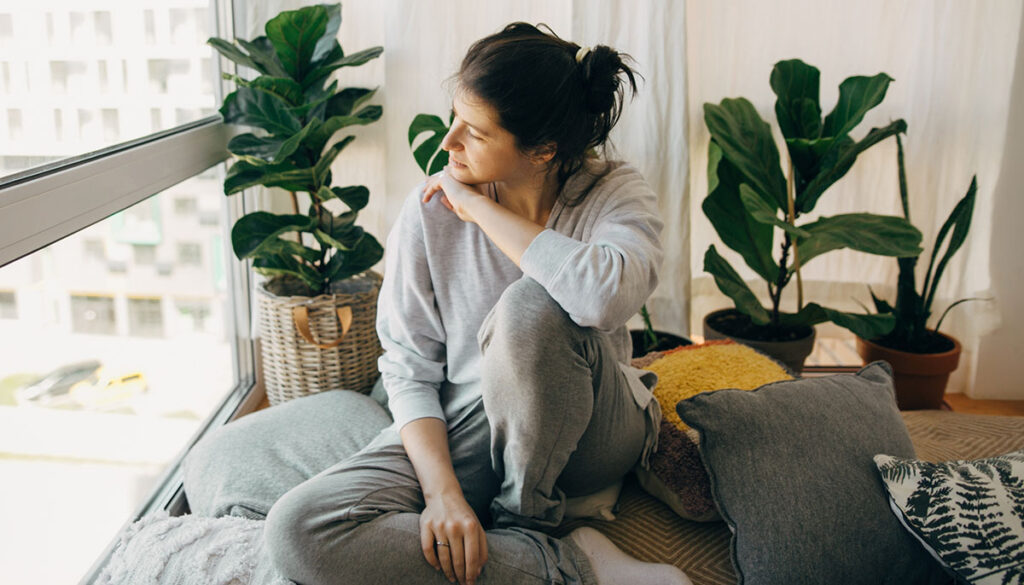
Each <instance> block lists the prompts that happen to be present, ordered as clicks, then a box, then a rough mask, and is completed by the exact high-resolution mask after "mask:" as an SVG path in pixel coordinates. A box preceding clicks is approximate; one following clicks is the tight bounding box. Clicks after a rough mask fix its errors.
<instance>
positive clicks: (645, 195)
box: [520, 169, 663, 331]
mask: <svg viewBox="0 0 1024 585" xmlns="http://www.w3.org/2000/svg"><path fill="white" fill-rule="evenodd" d="M602 183H604V184H601V183H599V184H598V185H597V186H595V189H594V192H592V193H591V194H590V195H588V197H594V198H595V200H594V201H592V202H589V203H590V204H591V205H595V206H596V214H597V217H596V220H594V224H593V228H592V229H591V230H590V233H589V238H588V239H587V241H581V240H578V239H574V238H573V237H570V236H567V235H564V234H561V233H559V232H557V231H555V230H552V229H547V230H544V231H543V232H541V233H540V234H539V235H538V236H537V237H536V238H535V239H534V240H533V242H531V243H530V245H529V247H527V249H526V252H525V253H524V254H523V257H522V259H521V261H520V265H521V267H522V269H523V273H524V274H526V275H527V276H530V277H531V278H533V279H534V280H536V281H537V282H538V283H540V284H541V285H542V286H543V287H544V288H545V289H546V290H547V291H548V294H550V295H551V297H552V298H553V299H555V301H557V302H558V304H559V305H561V306H562V308H563V309H565V311H566V312H567V313H568V314H569V316H570V317H571V318H572V320H573V321H575V322H576V323H577V324H579V325H580V326H582V327H595V328H598V329H602V330H606V331H610V330H613V329H616V328H618V327H621V326H622V325H624V324H625V323H626V321H627V320H629V318H630V317H632V316H633V315H635V314H636V313H637V311H639V310H640V307H641V306H642V305H643V304H644V303H645V302H647V298H648V297H649V296H650V294H651V293H652V292H653V291H654V288H655V287H656V286H657V285H658V270H659V268H660V267H661V260H662V255H663V252H662V248H661V240H660V235H661V230H662V226H663V223H662V221H661V220H660V219H659V218H658V210H657V198H656V197H655V195H654V192H653V191H652V190H651V188H650V186H648V184H647V182H646V181H645V180H644V179H643V177H642V176H641V175H640V173H639V172H637V171H635V170H629V171H624V170H621V169H620V170H619V171H617V172H614V173H613V174H612V175H611V176H609V177H606V178H605V179H604V180H603V181H602ZM587 204H588V202H584V203H583V204H581V205H587Z"/></svg>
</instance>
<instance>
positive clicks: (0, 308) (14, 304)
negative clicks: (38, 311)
mask: <svg viewBox="0 0 1024 585" xmlns="http://www.w3.org/2000/svg"><path fill="white" fill-rule="evenodd" d="M17 318H18V299H17V297H15V296H14V291H10V290H0V319H17Z"/></svg>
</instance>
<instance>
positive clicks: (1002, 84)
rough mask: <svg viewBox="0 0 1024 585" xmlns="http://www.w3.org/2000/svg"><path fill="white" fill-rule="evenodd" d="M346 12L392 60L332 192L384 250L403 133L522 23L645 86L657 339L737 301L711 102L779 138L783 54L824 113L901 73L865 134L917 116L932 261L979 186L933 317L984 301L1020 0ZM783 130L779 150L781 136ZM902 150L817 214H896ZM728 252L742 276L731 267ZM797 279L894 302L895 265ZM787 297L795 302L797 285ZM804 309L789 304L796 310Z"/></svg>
mask: <svg viewBox="0 0 1024 585" xmlns="http://www.w3.org/2000/svg"><path fill="white" fill-rule="evenodd" d="M309 3H311V2H306V1H298V0H262V1H261V2H255V3H247V4H246V5H244V6H242V5H241V4H242V3H237V4H239V5H240V6H238V7H236V15H235V22H236V31H237V34H238V35H240V36H243V37H244V38H252V37H253V36H256V35H258V34H262V25H263V23H264V22H265V21H266V20H267V19H269V18H270V17H272V16H273V15H274V14H276V13H277V12H278V11H280V10H283V9H293V8H296V7H298V6H301V5H304V4H309ZM342 17H343V20H342V27H341V31H340V33H339V40H340V42H341V44H342V47H343V48H344V49H345V51H346V52H355V51H358V50H361V49H365V48H367V47H370V46H373V45H382V46H383V47H384V55H383V56H382V57H381V58H380V59H377V60H376V61H373V62H371V63H370V64H368V65H365V66H362V67H358V68H349V69H344V70H342V71H341V73H340V75H339V78H340V83H341V85H342V86H351V85H361V86H367V87H379V88H380V89H379V91H378V94H377V96H376V97H375V103H380V104H382V105H383V106H384V116H383V118H382V119H381V121H380V122H378V123H375V124H372V125H370V126H367V127H362V128H357V129H356V130H354V133H355V134H356V135H357V136H358V137H359V138H358V139H357V140H356V141H354V142H353V143H352V145H351V146H349V147H348V148H347V149H346V150H345V152H343V153H342V154H341V156H340V157H339V158H338V161H337V162H336V163H335V167H334V176H335V183H336V184H338V185H349V184H362V185H366V186H367V187H369V189H370V194H371V197H370V204H369V206H368V207H367V209H366V210H364V211H363V212H362V214H361V216H360V223H361V225H363V226H364V227H366V229H367V230H368V231H369V232H370V233H373V234H374V235H376V236H377V237H378V239H380V240H381V241H382V242H383V240H384V238H385V237H386V236H387V233H388V231H389V230H390V228H391V225H392V223H393V221H394V219H395V216H396V215H397V212H398V210H399V208H400V206H401V202H402V200H403V199H404V197H405V196H406V195H407V194H408V193H409V191H410V190H411V189H413V188H414V187H415V186H416V185H417V184H418V183H419V182H420V181H421V180H422V178H423V177H422V173H421V171H420V170H419V168H418V167H417V166H416V164H415V162H414V160H413V158H412V155H411V152H410V149H409V146H408V141H407V130H408V126H409V123H410V122H411V121H412V119H413V117H415V115H416V114H418V113H431V114H437V115H440V116H442V117H446V115H447V112H448V109H449V107H450V100H451V94H450V90H451V87H450V84H448V83H446V80H449V79H450V78H451V76H452V75H453V74H454V73H455V72H456V70H457V68H458V65H459V62H460V61H461V59H462V57H463V55H464V54H465V51H466V49H467V48H468V47H469V45H470V44H471V43H472V42H473V41H475V40H477V39H479V38H481V37H483V36H486V35H488V34H491V33H493V32H496V31H498V30H499V29H500V28H501V27H503V26H504V25H505V24H508V23H509V22H512V21H515V20H523V21H526V22H531V23H546V24H548V25H549V26H551V28H552V29H553V30H554V31H555V32H556V33H557V34H559V35H560V36H562V37H563V38H567V39H569V40H573V41H576V42H579V43H581V44H588V45H593V44H607V45H610V46H612V47H615V48H617V49H619V50H621V51H624V52H626V53H629V54H630V55H632V56H633V57H634V59H635V61H636V66H637V69H638V70H639V71H640V72H641V74H642V75H643V77H644V81H643V83H642V85H641V87H640V91H639V94H638V96H637V98H636V99H635V100H634V101H633V102H632V103H629V104H627V106H626V109H625V111H624V113H623V116H622V119H621V120H620V122H619V125H618V127H617V128H616V130H615V132H614V133H613V136H612V140H613V143H614V146H615V152H616V153H617V156H618V157H619V158H622V159H624V160H626V161H629V162H631V163H633V164H634V165H636V166H637V167H638V168H639V169H640V170H641V171H642V172H643V174H644V175H645V176H646V177H647V179H648V181H649V182H650V183H651V185H652V187H653V188H654V190H655V192H656V193H658V195H659V198H660V206H661V212H662V214H663V217H664V218H665V225H666V229H665V232H664V234H663V241H664V244H665V249H666V257H665V263H664V265H663V267H662V271H661V276H662V278H661V284H660V285H659V287H658V289H657V291H656V292H655V294H654V296H653V297H652V299H651V300H650V302H649V303H648V306H649V308H650V309H651V314H652V317H653V320H654V325H655V327H656V328H658V329H662V330H665V331H669V332H673V333H681V334H684V335H686V334H688V333H689V332H690V331H693V332H694V333H698V334H699V332H700V320H701V319H702V318H703V316H704V315H705V314H706V313H707V312H708V311H709V310H712V309H715V308H720V307H725V306H730V304H731V303H730V301H729V300H728V299H726V298H725V297H724V296H723V295H721V293H719V292H718V290H717V288H716V287H715V286H714V284H713V282H712V281H711V280H710V278H709V277H708V276H707V275H705V274H704V273H703V268H702V263H703V262H702V257H703V254H704V251H705V250H706V249H707V247H708V245H709V244H711V243H718V242H719V240H718V237H717V235H716V234H715V233H714V231H713V229H712V228H711V226H710V224H709V223H708V222H707V220H706V218H705V217H704V215H703V212H702V211H701V208H700V203H701V201H702V200H703V199H704V197H705V196H706V194H707V172H706V166H707V143H708V135H707V130H706V128H705V125H704V121H703V117H702V116H703V114H702V106H703V104H704V103H706V102H714V103H717V102H719V101H720V100H721V99H722V98H724V97H738V96H743V97H746V98H748V99H750V100H751V101H752V102H753V103H754V105H755V107H756V108H757V109H758V111H759V112H760V114H761V116H762V117H763V118H764V119H765V120H767V121H769V122H771V123H772V125H773V126H775V122H774V113H773V108H774V97H775V96H774V94H773V93H772V92H771V89H770V87H769V85H768V76H769V73H770V71H771V68H772V65H773V64H774V63H775V62H777V61H779V60H782V59H789V58H801V59H803V60H804V61H806V62H808V63H810V64H812V65H815V66H817V67H818V68H819V69H820V70H821V103H822V109H823V110H824V111H825V112H828V111H829V110H831V108H832V106H833V105H834V104H835V101H836V98H837V96H838V85H839V83H840V82H841V81H842V80H843V79H845V78H846V77H848V76H851V75H874V74H876V73H878V72H883V71H884V72H886V73H888V74H889V75H890V76H892V77H893V78H895V81H894V82H893V83H892V85H891V86H890V88H889V91H888V94H887V96H886V98H885V100H884V102H883V103H882V104H881V105H880V106H879V107H877V108H875V109H874V110H872V111H871V112H870V113H869V115H868V116H867V118H866V119H865V120H864V122H863V123H862V125H861V126H860V127H859V128H858V129H857V130H856V131H855V133H854V136H855V137H856V138H859V137H860V136H862V135H863V133H866V131H867V129H869V128H872V127H877V126H882V125H885V124H887V123H888V122H889V121H890V120H892V119H895V118H903V119H905V120H906V121H907V123H908V126H909V132H908V134H907V136H906V137H905V140H904V146H905V149H906V164H907V174H908V182H909V188H910V198H911V214H912V215H911V217H912V220H913V223H914V224H915V225H916V226H917V227H919V228H920V229H921V231H922V233H923V234H924V242H925V254H926V255H927V254H928V253H930V247H931V243H932V242H933V241H934V239H935V235H936V232H937V231H938V229H939V227H940V226H941V224H942V222H943V221H944V219H945V217H946V216H947V215H948V214H949V211H950V210H951V209H952V207H953V205H954V204H955V202H956V201H957V200H958V199H959V198H960V197H962V196H963V194H964V193H965V192H966V190H967V187H968V185H969V183H970V180H971V176H972V175H974V174H977V176H978V186H979V188H978V200H977V205H976V209H975V214H974V222H973V226H972V229H971V236H970V237H969V238H968V240H967V243H966V244H965V245H964V247H963V248H962V249H961V251H960V253H959V254H958V255H957V257H956V258H955V259H954V261H953V262H952V263H951V264H950V266H949V267H948V268H947V270H946V274H945V276H944V278H943V282H942V286H941V287H940V289H939V295H938V296H939V298H938V299H937V301H936V306H935V309H936V311H937V312H941V311H942V310H944V308H945V307H946V306H947V305H948V304H949V303H950V302H951V301H953V300H955V299H958V298H962V297H970V296H979V297H988V296H990V293H989V289H990V287H991V278H990V274H991V273H990V266H989V257H990V254H989V238H988V233H989V230H990V226H991V223H992V209H993V193H994V187H995V182H996V178H997V176H998V174H999V170H1000V168H1001V166H1002V165H1003V164H1004V161H1003V160H1002V157H1003V146H1004V142H1005V138H1006V137H1005V133H1006V132H1005V129H1006V123H1007V118H1008V113H1009V108H1010V102H1009V97H1010V85H1011V82H1012V76H1013V67H1014V63H1015V58H1016V46H1017V38H1018V34H1019V27H1020V22H1021V2H1019V1H1002V0H979V1H977V2H958V1H955V0H945V1H939V0H905V1H902V2H891V1H888V0H862V1H860V2H846V1H843V0H773V1H772V2H762V1H759V0H728V1H725V0H686V1H683V0H641V1H632V2H631V1H623V0H590V1H588V0H514V1H513V0H508V1H502V2H496V1H489V2H478V1H474V0H383V1H382V0H347V1H346V2H344V3H343V7H342ZM775 134H776V136H777V138H779V139H780V145H781V135H780V134H779V132H778V130H777V129H775ZM895 148H896V147H895V141H892V140H890V141H887V142H885V143H883V144H880V145H878V146H875V147H874V148H872V149H871V150H870V151H868V152H866V153H865V154H863V155H862V156H861V157H860V159H859V160H858V162H857V164H856V165H855V166H854V168H853V169H852V170H851V171H850V173H849V174H848V175H847V176H846V177H845V178H843V179H842V180H841V181H840V182H839V183H837V184H836V185H834V186H833V187H832V188H831V189H830V190H829V191H827V192H826V194H825V195H824V196H823V197H822V199H821V203H820V204H819V205H818V209H817V210H816V212H815V214H813V215H812V216H810V217H808V219H813V218H814V217H815V216H817V215H834V214H836V213H846V212H859V211H868V212H872V213H883V214H893V215H895V214H899V213H900V212H899V209H900V208H899V196H898V188H897V183H896V157H895ZM1007 162H1009V161H1007ZM263 205H266V206H269V207H271V208H274V209H278V208H280V209H282V210H285V211H287V210H288V209H289V206H288V204H287V202H285V201H284V200H283V199H282V198H274V197H267V196H264V197H263ZM717 247H718V248H719V249H720V250H722V249H723V248H724V247H723V246H722V245H718V246H717ZM723 254H725V255H726V256H727V257H728V258H729V259H730V260H732V261H733V265H734V266H737V267H738V268H739V267H742V270H746V267H745V266H744V265H743V263H742V261H740V260H739V259H738V256H737V255H734V254H732V252H731V251H729V250H724V251H723ZM383 269H384V270H386V267H383ZM741 273H742V274H743V275H744V276H745V277H747V278H750V279H751V284H752V285H753V286H754V287H755V289H757V288H763V286H760V287H759V286H758V284H759V283H758V282H757V281H756V279H754V275H753V273H752V272H749V271H747V272H741ZM803 277H804V285H805V287H804V289H805V291H804V292H805V295H804V296H805V298H806V299H808V300H813V301H815V302H819V303H822V304H824V305H826V306H832V307H835V308H839V309H844V310H860V306H861V305H860V303H866V304H870V296H869V293H868V290H867V285H871V287H872V288H873V290H875V291H876V292H878V293H879V294H882V295H889V297H890V298H891V295H892V292H893V285H894V283H895V280H896V263H895V261H894V260H892V259H885V258H875V257H871V256H867V255H864V254H858V253H853V252H848V251H838V252H832V253H829V254H828V255H827V256H823V257H822V258H819V259H817V260H815V261H814V262H813V263H811V264H809V265H808V266H807V267H806V268H805V270H804V271H803ZM787 293H795V286H793V285H791V286H790V287H787ZM792 296H793V297H794V298H790V299H786V300H785V301H784V303H789V305H785V304H784V306H789V307H792V306H793V305H794V304H795V294H793V295H792ZM997 307H998V304H997V302H974V303H967V304H964V305H960V306H958V307H957V308H956V309H954V310H953V312H952V313H951V314H950V317H949V318H948V319H947V320H946V323H945V324H944V325H943V330H944V331H946V332H949V333H952V334H953V335H956V336H957V337H958V338H959V339H960V340H961V342H962V343H963V344H964V347H965V354H964V356H963V358H962V361H961V367H960V369H959V370H958V372H957V373H956V375H955V378H954V380H953V381H952V385H951V390H953V391H957V390H962V389H963V388H964V387H965V386H967V387H969V386H970V384H971V381H972V380H973V379H974V375H975V372H974V370H975V368H974V364H975V363H976V347H977V344H978V339H979V337H980V336H981V335H983V334H984V333H985V332H987V331H990V330H991V329H992V328H993V327H995V326H996V325H997V324H998V322H999V319H998V309H997ZM632 325H634V326H638V325H639V322H638V320H634V321H633V322H632ZM838 333H840V332H839V330H838V329H837V328H835V327H834V326H821V327H819V335H834V334H838Z"/></svg>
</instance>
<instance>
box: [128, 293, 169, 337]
mask: <svg viewBox="0 0 1024 585" xmlns="http://www.w3.org/2000/svg"><path fill="white" fill-rule="evenodd" d="M128 326H129V334H131V335H133V336H135V337H163V335H164V309H163V302H161V300H160V299H158V298H156V299H128Z"/></svg>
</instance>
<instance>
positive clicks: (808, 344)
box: [704, 309, 815, 375]
mask: <svg viewBox="0 0 1024 585" xmlns="http://www.w3.org/2000/svg"><path fill="white" fill-rule="evenodd" d="M730 312H731V313H735V312H737V311H736V309H720V310H718V311H713V312H711V313H708V314H707V315H705V316H704V340H705V341H711V340H713V339H731V340H733V341H735V342H736V343H742V344H743V345H747V346H750V347H752V348H754V349H756V350H758V351H760V352H761V353H764V354H767V355H768V356H770V357H772V358H774V359H775V360H777V361H779V362H782V364H783V365H784V366H786V368H788V369H789V371H790V372H791V373H792V374H794V375H800V372H802V371H803V369H804V361H805V360H806V359H807V356H809V355H811V350H812V349H814V336H815V331H814V327H808V329H810V333H808V334H807V336H806V337H801V338H800V339H794V340H792V341H760V340H756V339H744V338H742V337H736V336H735V335H729V334H727V333H724V332H722V331H719V330H717V329H715V328H714V327H712V326H711V325H709V324H708V321H709V320H713V319H714V317H716V316H718V315H721V314H723V313H730Z"/></svg>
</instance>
